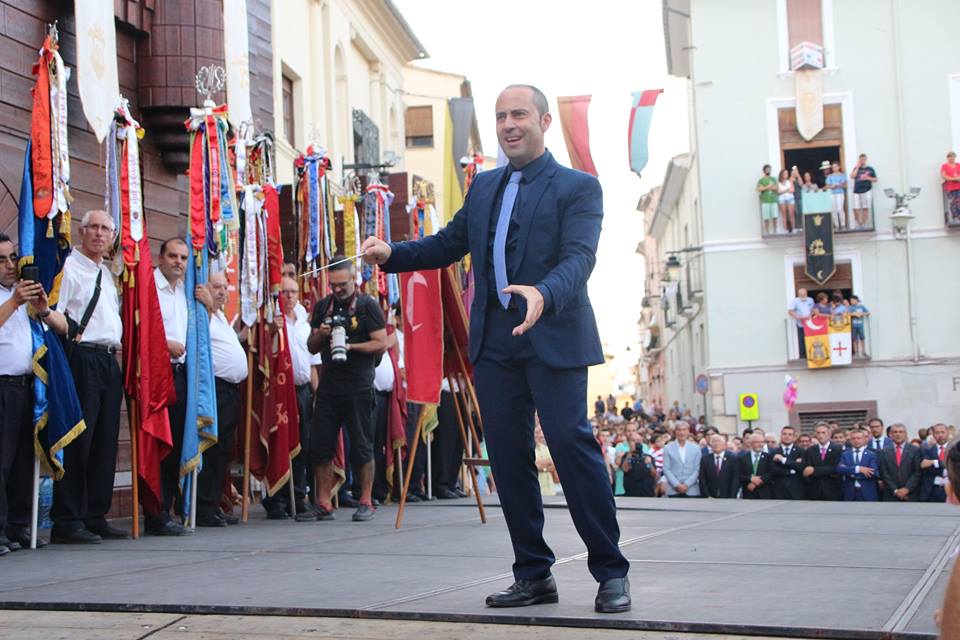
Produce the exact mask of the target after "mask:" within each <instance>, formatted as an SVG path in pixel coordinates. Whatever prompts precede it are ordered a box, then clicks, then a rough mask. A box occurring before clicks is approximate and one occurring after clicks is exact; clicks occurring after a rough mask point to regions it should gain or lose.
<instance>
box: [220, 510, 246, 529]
mask: <svg viewBox="0 0 960 640" xmlns="http://www.w3.org/2000/svg"><path fill="white" fill-rule="evenodd" d="M217 517H218V518H220V519H221V520H223V521H224V522H226V523H227V524H228V525H235V524H240V518H238V517H237V516H235V515H233V514H230V513H224V512H223V511H222V510H221V511H217Z"/></svg>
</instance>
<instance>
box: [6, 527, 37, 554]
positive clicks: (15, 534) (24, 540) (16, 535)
mask: <svg viewBox="0 0 960 640" xmlns="http://www.w3.org/2000/svg"><path fill="white" fill-rule="evenodd" d="M7 539H9V540H10V541H11V542H16V543H17V544H19V545H20V547H21V548H22V549H29V548H30V527H17V528H13V529H7ZM45 546H47V541H46V539H44V538H41V537H40V536H37V549H42V548H43V547H45Z"/></svg>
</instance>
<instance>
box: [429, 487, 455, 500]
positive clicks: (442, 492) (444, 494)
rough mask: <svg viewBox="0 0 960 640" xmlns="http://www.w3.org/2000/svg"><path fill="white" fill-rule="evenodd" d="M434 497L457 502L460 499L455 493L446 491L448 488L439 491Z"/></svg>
mask: <svg viewBox="0 0 960 640" xmlns="http://www.w3.org/2000/svg"><path fill="white" fill-rule="evenodd" d="M433 495H435V496H436V497H438V498H440V499H441V500H456V499H457V498H459V497H460V496H458V495H457V494H455V493H454V492H453V491H450V489H446V488H441V489H437V490H436V491H435V492H434V493H433Z"/></svg>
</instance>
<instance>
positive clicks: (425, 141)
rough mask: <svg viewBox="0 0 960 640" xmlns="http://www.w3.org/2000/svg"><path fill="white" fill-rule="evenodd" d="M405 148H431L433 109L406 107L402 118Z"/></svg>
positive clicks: (428, 107) (427, 107)
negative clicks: (405, 137)
mask: <svg viewBox="0 0 960 640" xmlns="http://www.w3.org/2000/svg"><path fill="white" fill-rule="evenodd" d="M404 120H405V122H404V124H405V129H406V131H407V148H408V149H410V148H413V147H432V146H433V107H432V106H430V105H424V106H420V107H407V111H406V114H405V116H404Z"/></svg>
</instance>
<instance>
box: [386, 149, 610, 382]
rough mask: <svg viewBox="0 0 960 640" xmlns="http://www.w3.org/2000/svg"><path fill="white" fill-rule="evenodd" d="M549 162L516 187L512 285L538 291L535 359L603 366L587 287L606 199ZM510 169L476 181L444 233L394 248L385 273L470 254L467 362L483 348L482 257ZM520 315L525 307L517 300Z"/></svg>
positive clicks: (581, 177) (485, 268) (561, 365)
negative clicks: (518, 195)
mask: <svg viewBox="0 0 960 640" xmlns="http://www.w3.org/2000/svg"><path fill="white" fill-rule="evenodd" d="M546 153H547V155H548V158H547V162H546V165H545V167H544V169H543V171H542V172H541V173H540V174H539V175H538V176H537V177H536V178H534V179H533V180H532V181H531V182H529V183H523V184H521V187H520V189H521V198H520V205H521V209H520V210H519V211H517V212H515V214H514V215H515V216H516V219H517V223H518V227H517V238H516V239H515V241H516V249H515V251H514V253H513V259H512V260H511V261H509V263H508V264H507V279H508V281H509V282H510V284H521V285H531V286H535V287H536V288H537V289H538V290H539V291H540V293H541V294H543V301H544V311H543V315H542V316H541V317H540V320H539V321H538V322H537V323H536V324H535V325H534V326H533V327H532V328H531V329H530V330H529V331H528V332H527V335H528V336H529V337H530V343H531V345H532V346H533V349H534V351H535V352H536V354H537V357H538V358H539V359H540V361H541V362H543V363H544V364H545V365H547V366H549V367H553V368H557V369H571V368H575V367H586V366H589V365H594V364H599V363H601V362H603V349H602V348H601V346H600V334H599V333H598V332H597V323H596V319H595V318H594V315H593V307H591V306H590V299H589V297H588V296H587V280H588V279H589V277H590V273H591V272H592V271H593V267H594V264H596V260H597V244H598V242H599V240H600V222H601V220H602V218H603V193H602V191H601V189H600V182H599V181H598V180H597V179H596V178H595V177H593V176H591V175H589V174H586V173H583V172H580V171H575V170H573V169H568V168H566V167H562V166H560V165H559V164H557V162H556V160H554V159H553V157H552V156H550V152H549V151H548V152H546ZM506 169H507V167H499V168H497V169H493V170H491V171H483V172H481V173H479V174H477V176H476V178H474V180H473V183H472V184H471V186H470V191H469V192H467V197H466V200H464V203H463V207H462V208H461V209H460V211H458V212H457V214H456V215H455V216H454V217H453V219H452V220H451V221H450V222H449V224H447V225H446V226H445V227H444V228H443V229H441V230H440V231H438V232H437V233H435V234H434V235H432V236H428V237H425V238H423V239H421V240H415V241H409V242H397V243H394V244H392V245H391V247H392V249H393V252H392V253H391V255H390V259H389V260H387V262H386V263H385V264H384V265H383V269H384V270H385V271H387V272H399V271H415V270H420V269H439V268H441V267H445V266H447V265H449V264H451V263H453V262H456V261H457V260H460V259H461V258H462V257H463V256H465V255H466V254H467V253H470V254H471V256H472V259H473V273H474V283H475V287H476V291H477V295H476V296H475V297H474V299H473V306H472V307H471V311H470V359H471V360H472V361H474V362H475V361H476V360H477V359H478V358H479V357H480V353H481V351H482V348H483V336H484V320H485V316H486V310H487V304H488V300H487V292H488V291H489V290H490V289H491V286H492V283H489V282H488V278H489V274H490V273H492V269H491V268H490V264H489V260H490V257H489V256H488V255H487V252H488V250H489V242H490V230H491V225H493V226H495V225H496V219H497V216H498V215H499V211H494V209H495V206H496V201H497V196H498V195H499V192H500V188H501V185H502V184H503V183H504V180H505V173H506ZM514 299H515V300H516V302H517V305H518V307H519V309H520V312H521V314H522V315H525V314H526V304H525V299H524V298H523V297H522V296H516V295H515V296H514Z"/></svg>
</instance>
